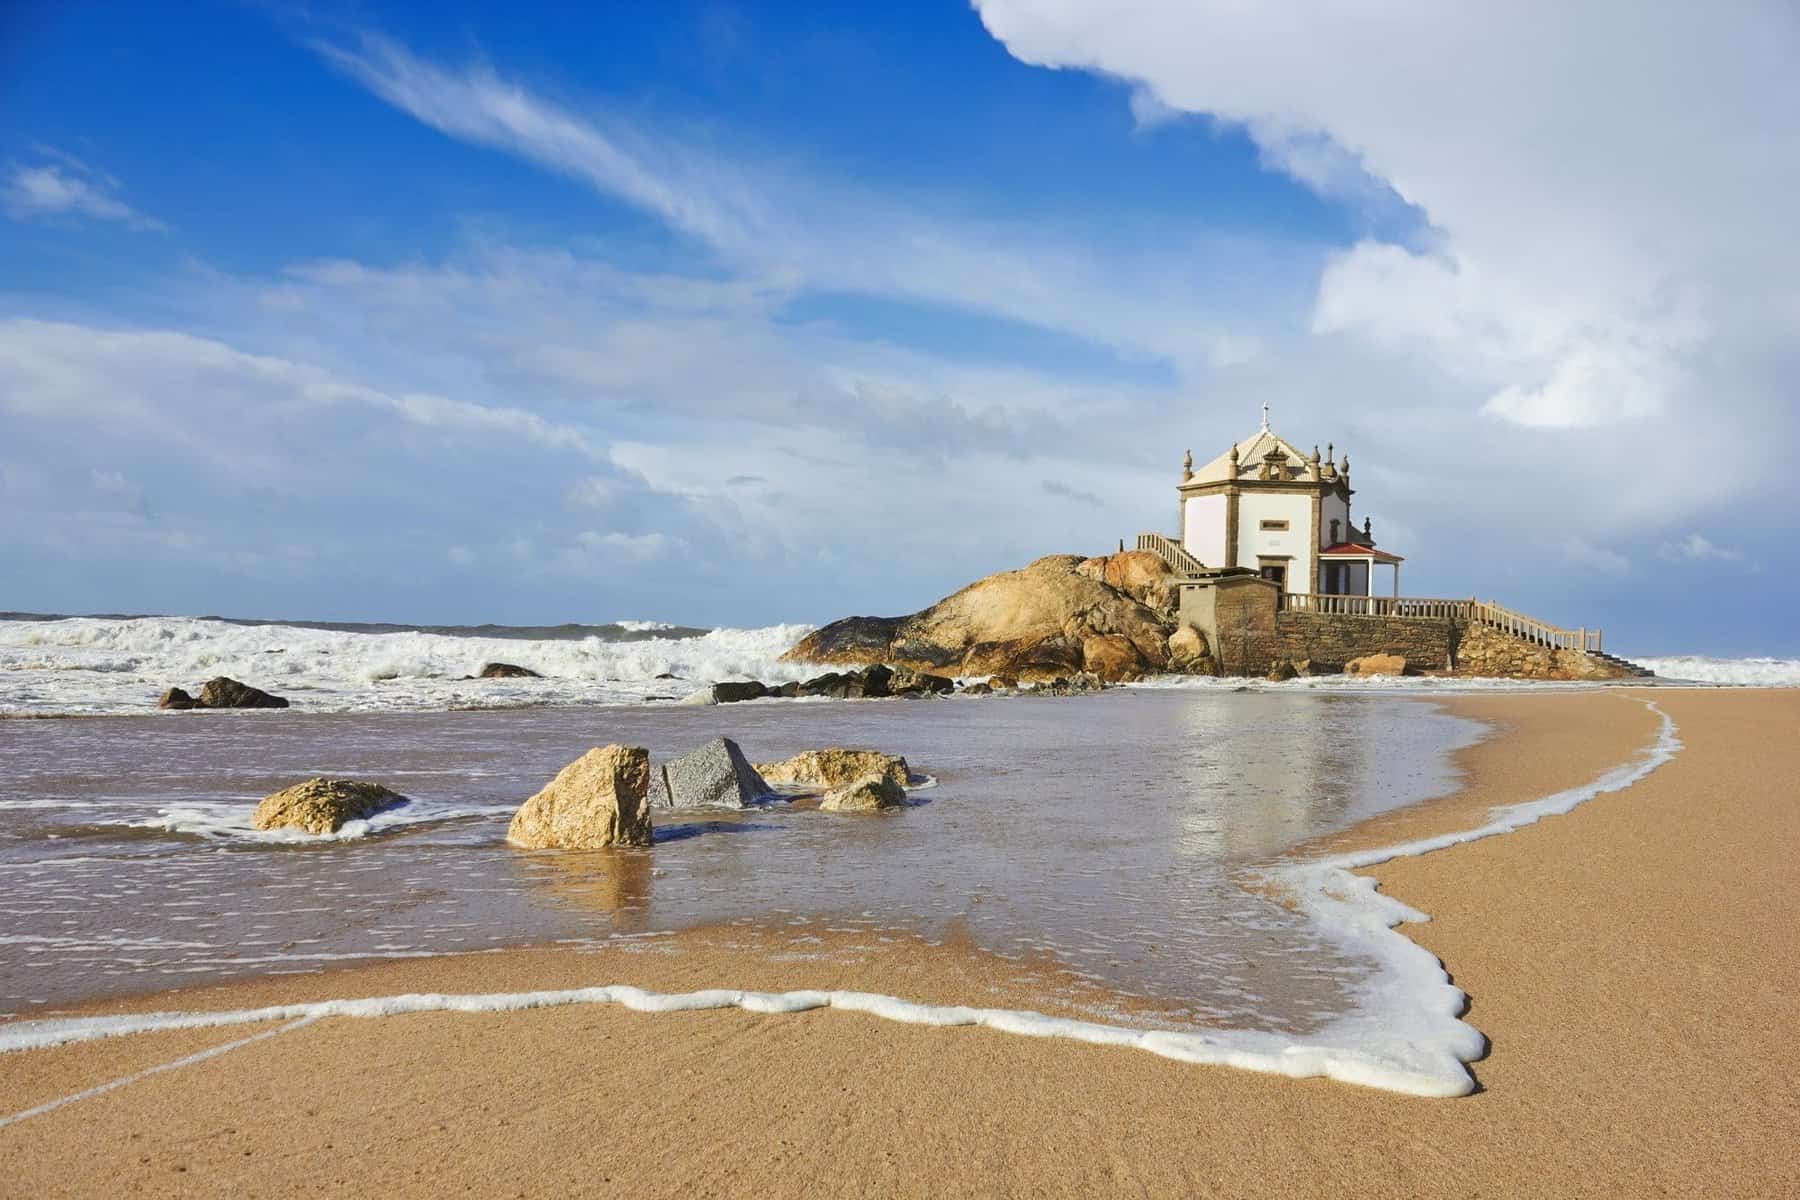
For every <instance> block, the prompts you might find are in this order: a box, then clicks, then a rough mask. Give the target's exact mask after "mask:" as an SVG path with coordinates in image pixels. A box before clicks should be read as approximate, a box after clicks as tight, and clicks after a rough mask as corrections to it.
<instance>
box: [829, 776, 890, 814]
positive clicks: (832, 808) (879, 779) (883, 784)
mask: <svg viewBox="0 0 1800 1200" xmlns="http://www.w3.org/2000/svg"><path fill="white" fill-rule="evenodd" d="M905 803H906V791H905V789H903V788H902V787H901V786H900V785H899V784H897V783H895V782H894V781H893V780H892V779H890V778H888V777H887V776H886V775H867V776H864V777H863V778H861V779H858V780H857V781H856V782H854V783H849V784H845V785H844V786H843V787H839V788H832V789H831V790H830V791H829V792H826V793H825V798H824V799H823V800H821V801H819V807H820V808H822V809H824V810H825V811H826V812H876V811H878V810H880V809H883V808H898V807H899V806H900V805H902V804H905Z"/></svg>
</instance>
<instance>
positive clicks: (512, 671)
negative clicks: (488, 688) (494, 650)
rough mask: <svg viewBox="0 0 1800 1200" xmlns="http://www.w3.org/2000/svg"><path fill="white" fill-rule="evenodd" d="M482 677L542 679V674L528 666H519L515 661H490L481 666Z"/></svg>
mask: <svg viewBox="0 0 1800 1200" xmlns="http://www.w3.org/2000/svg"><path fill="white" fill-rule="evenodd" d="M480 678H482V679H542V678H543V676H542V675H540V674H538V673H537V672H536V671H533V670H532V669H531V668H530V667H521V666H519V665H518V664H517V663H503V662H491V663H488V664H487V665H486V666H484V667H482V668H481V675H480Z"/></svg>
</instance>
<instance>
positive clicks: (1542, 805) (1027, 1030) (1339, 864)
mask: <svg viewBox="0 0 1800 1200" xmlns="http://www.w3.org/2000/svg"><path fill="white" fill-rule="evenodd" d="M1648 707H1649V708H1650V709H1651V710H1652V711H1654V712H1656V713H1657V714H1658V716H1659V717H1660V719H1661V728H1660V730H1659V733H1658V735H1657V739H1656V741H1655V742H1654V744H1652V745H1651V746H1650V747H1648V748H1647V749H1646V750H1644V751H1642V752H1640V753H1639V754H1637V755H1635V756H1634V757H1633V758H1632V759H1631V760H1630V761H1628V762H1625V763H1623V764H1620V765H1619V766H1616V767H1614V768H1612V769H1610V770H1608V771H1606V772H1605V773H1604V774H1602V775H1601V776H1600V777H1599V778H1597V779H1595V780H1593V781H1592V782H1590V783H1588V784H1585V785H1583V786H1581V787H1576V788H1570V789H1568V790H1566V791H1562V792H1558V793H1556V794H1554V795H1550V796H1545V797H1542V798H1540V799H1537V800H1531V801H1526V802H1524V803H1520V804H1514V805H1508V806H1504V807H1500V808H1496V809H1493V810H1492V811H1491V812H1490V813H1489V819H1488V820H1487V821H1486V822H1485V823H1484V824H1482V825H1479V826H1477V827H1475V828H1472V829H1466V830H1462V831H1459V832H1456V833H1449V834H1444V835H1442V836H1439V837H1433V838H1424V839H1419V840H1416V841H1410V842H1404V843H1401V844H1398V845H1394V846H1387V847H1383V848H1380V849H1375V850H1369V851H1360V852H1352V853H1346V854H1339V855H1333V856H1329V857H1326V858H1322V859H1313V860H1293V861H1285V862H1281V863H1278V864H1276V865H1274V866H1272V867H1270V868H1268V869H1267V870H1266V871H1265V872H1263V873H1262V876H1261V878H1262V880H1263V881H1264V882H1266V883H1267V884H1269V885H1271V886H1273V887H1275V888H1277V889H1279V890H1281V891H1282V892H1284V893H1285V894H1287V895H1289V896H1291V897H1292V899H1293V902H1294V903H1295V904H1297V905H1298V906H1299V907H1300V908H1301V910H1302V911H1303V912H1305V913H1306V914H1307V915H1308V916H1309V917H1310V918H1311V920H1312V921H1313V922H1315V923H1316V924H1317V925H1318V927H1319V928H1320V929H1321V930H1323V931H1324V932H1325V933H1326V934H1327V935H1328V936H1329V937H1330V938H1331V939H1332V940H1334V941H1335V942H1337V943H1338V944H1339V945H1341V946H1342V947H1344V948H1345V949H1346V950H1349V951H1351V952H1357V953H1361V954H1364V955H1366V956H1367V957H1368V958H1369V959H1370V960H1371V961H1373V962H1374V963H1375V964H1376V969H1375V971H1374V972H1373V974H1372V975H1371V977H1370V978H1369V979H1368V981H1367V982H1366V983H1365V984H1364V985H1363V986H1362V987H1361V988H1360V990H1359V992H1358V995H1357V998H1356V1004H1355V1006H1354V1007H1353V1009H1352V1010H1351V1011H1350V1012H1348V1013H1347V1014H1345V1015H1343V1016H1341V1017H1338V1018H1336V1019H1334V1020H1332V1021H1330V1022H1329V1023H1327V1024H1326V1025H1325V1026H1324V1027H1323V1028H1321V1029H1319V1030H1318V1031H1316V1032H1315V1033H1312V1034H1309V1035H1306V1036H1301V1037H1295V1036H1291V1035H1286V1034H1278V1033H1271V1032H1263V1031H1256V1030H1240V1029H1229V1030H1216V1031H1205V1032H1192V1031H1171V1030H1159V1029H1138V1028H1132V1027H1130V1026H1128V1025H1122V1024H1107V1023H1103V1022H1096V1021H1087V1020H1076V1019H1069V1018H1063V1017H1054V1016H1049V1015H1046V1014H1044V1013H1039V1012H1032V1011H1027V1010H1016V1009H998V1008H977V1007H964V1006H945V1005H932V1004H925V1003H921V1002H918V1001H914V1000H907V999H904V998H901V997H898V996H890V995H882V994H876V993H869V992H854V991H821V990H801V991H792V992H761V991H743V990H737V989H731V988H714V989H706V990H701V991H694V992H681V993H659V992H652V991H647V990H645V989H643V988H638V987H632V986H627V985H610V986H604V987H588V988H573V989H565V990H557V991H535V992H505V993H489V994H474V995H457V994H441V993H439V994H406V995H396V996H380V997H369V998H361V999H338V1000H326V1001H319V1002H315V1003H308V1004H291V1005H277V1006H272V1007H267V1008H256V1009H237V1010H230V1011H222V1012H155V1013H134V1014H126V1015H118V1016H104V1017H78V1018H62V1019H47V1020H31V1021H19V1022H15V1023H12V1024H9V1025H0V1053H6V1052H13V1051H22V1050H32V1049H43V1048H47V1047H52V1046H58V1045H65V1044H68V1043H72V1042H82V1041H94V1040H98V1039H102V1038H110V1037H121V1036H126V1035H130V1034H136V1033H146V1032H154V1031H158V1030H171V1029H200V1028H211V1027H222V1026H231V1025H247V1024H256V1023H261V1022H269V1021H301V1020H308V1021H310V1020H317V1019H320V1018H324V1017H346V1018H378V1017H386V1016H393V1015H396V1014H403V1013H426V1012H450V1013H491V1012H512V1011H520V1010H525V1009H536V1008H550V1007H558V1006H566V1005H577V1004H617V1005H621V1006H623V1007H626V1008H629V1009H633V1010H635V1011H639V1012H653V1013H666V1012H685V1011H693V1010H699V1009H718V1008H733V1007H735V1008H741V1009H744V1010H746V1011H750V1012H756V1013H766V1014H774V1013H791V1012H800V1011H805V1010H809V1009H820V1008H835V1009H842V1010H846V1011H852V1012H861V1013H866V1014H869V1015H872V1016H878V1017H882V1018H884V1019H887V1020H893V1021H900V1022H905V1023H908V1024H918V1025H933V1026H982V1027H985V1028H989V1029H994V1030H998V1031H1001V1032H1006V1033H1013V1034H1019V1035H1023V1036H1030V1037H1059V1038H1068V1039H1071V1040H1075V1041H1082V1042H1090V1043H1094V1044H1099V1045H1108V1046H1121V1047H1129V1048H1135V1049H1139V1050H1144V1051H1147V1052H1149V1053H1152V1054H1157V1055H1160V1056H1162V1057H1165V1058H1170V1059H1175V1060H1178V1061H1181V1062H1188V1063H1210V1064H1218V1065H1224V1066H1233V1067H1239V1068H1242V1069H1246V1070H1253V1071H1260V1072H1266V1073H1270V1074H1276V1075H1285V1076H1292V1077H1308V1076H1324V1077H1326V1078H1330V1079H1336V1080H1340V1081H1342V1082H1346V1083H1356V1084H1362V1085H1364V1086H1368V1087H1374V1088H1381V1089H1385V1090H1388V1091H1394V1092H1400V1093H1405V1094H1410V1095H1417V1096H1458V1095H1464V1094H1466V1093H1468V1092H1469V1091H1470V1090H1472V1088H1473V1086H1474V1080H1473V1078H1472V1076H1471V1075H1470V1073H1469V1071H1468V1069H1467V1066H1466V1065H1465V1064H1467V1063H1469V1062H1472V1061H1474V1060H1475V1059H1477V1058H1479V1057H1480V1056H1481V1054H1482V1053H1483V1052H1484V1050H1485V1049H1486V1040H1485V1038H1484V1037H1483V1036H1482V1034H1481V1033H1480V1032H1479V1031H1478V1030H1477V1029H1475V1028H1474V1027H1473V1026H1472V1025H1469V1024H1468V1023H1467V1022H1465V1021H1463V1020H1462V1019H1461V1018H1462V1014H1463V1013H1464V1012H1465V1011H1466V1006H1467V997H1466V996H1465V994H1464V993H1463V992H1462V991H1461V989H1459V988H1457V987H1456V986H1455V985H1453V984H1452V983H1451V982H1450V979H1449V976H1448V975H1447V974H1446V973H1445V971H1444V968H1443V966H1442V964H1440V963H1439V962H1438V960H1437V958H1436V957H1435V956H1434V955H1432V954H1431V952H1430V951H1428V950H1426V949H1424V948H1423V947H1421V946H1419V945H1417V944H1416V943H1414V942H1413V941H1411V940H1410V939H1409V938H1406V937H1405V936H1403V935H1402V934H1400V933H1399V932H1397V930H1396V927H1397V926H1399V925H1401V924H1403V923H1406V922H1416V921H1425V920H1429V917H1428V916H1427V915H1426V914H1424V913H1422V912H1419V911H1418V910H1416V909H1414V908H1412V907H1411V906H1409V905H1407V904H1405V903H1403V902H1402V901H1400V900H1397V899H1394V898H1393V897H1389V896H1384V895H1382V894H1381V893H1380V892H1379V891H1378V884H1377V882H1376V881H1375V880H1374V879H1371V878H1368V877H1365V876H1360V875H1357V874H1354V872H1355V871H1358V870H1361V869H1364V868H1368V867H1372V866H1376V865H1379V864H1381V863H1383V862H1387V861H1389V860H1391V859H1395V858H1402V857H1412V856H1416V855H1421V854H1428V853H1430V852H1432V851H1434V850H1440V849H1444V848H1446V847H1449V846H1455V845H1460V844H1463V843H1467V842H1472V841H1477V840H1480V839H1482V838H1488V837H1495V836H1498V835H1500V834H1505V833H1510V832H1512V831H1514V830H1516V829H1520V828H1522V827H1524V826H1526V825H1530V824H1533V823H1535V822H1537V821H1540V820H1542V819H1543V818H1544V817H1547V816H1554V815H1557V814H1561V813H1567V812H1569V811H1570V810H1572V809H1574V808H1575V807H1577V806H1578V805H1580V804H1582V803H1584V802H1586V801H1588V800H1591V799H1593V798H1594V797H1596V796H1600V795H1604V794H1606V793H1609V792H1616V791H1620V790H1622V789H1624V788H1628V787H1630V786H1631V785H1632V784H1634V783H1636V782H1637V781H1639V780H1641V779H1642V778H1644V777H1645V776H1646V775H1648V774H1649V773H1650V772H1652V771H1654V770H1655V769H1656V768H1657V767H1659V766H1661V765H1662V764H1664V763H1666V762H1668V761H1669V760H1670V759H1672V758H1673V757H1674V756H1675V754H1676V753H1677V752H1678V751H1679V750H1680V747H1681V743H1680V741H1679V740H1678V738H1677V737H1676V729H1675V724H1674V722H1673V721H1672V720H1671V719H1670V717H1669V716H1668V714H1667V713H1664V712H1662V710H1661V709H1659V708H1657V707H1656V706H1655V705H1654V704H1650V705H1648Z"/></svg>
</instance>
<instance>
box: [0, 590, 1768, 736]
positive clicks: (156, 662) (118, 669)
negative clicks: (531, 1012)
mask: <svg viewBox="0 0 1800 1200" xmlns="http://www.w3.org/2000/svg"><path fill="white" fill-rule="evenodd" d="M809 632H811V627H810V626H807V625H771V626H767V627H764V628H760V629H712V630H702V629H692V628H684V627H680V626H673V625H667V624H663V623H661V622H656V621H614V622H609V623H606V624H603V625H558V626H532V627H524V628H520V627H507V626H493V625H482V626H402V625H349V624H334V623H329V622H310V623H305V622H303V623H268V622H250V621H233V620H226V619H222V618H217V617H31V616H26V615H21V614H4V613H0V715H58V714H66V715H98V714H131V713H143V712H147V711H150V710H152V709H153V708H154V706H155V703H156V698H157V697H158V696H159V695H160V694H161V693H162V692H163V691H164V690H166V689H168V688H170V687H185V688H187V689H189V690H190V691H193V690H194V689H196V688H197V687H198V686H199V685H200V684H202V683H204V682H205V681H206V680H207V679H209V678H211V677H212V676H215V675H229V676H231V677H233V678H235V679H239V680H242V681H243V682H245V683H248V684H251V685H252V686H255V687H260V688H263V689H265V690H267V691H271V692H274V693H276V694H277V695H281V696H285V697H287V698H288V699H289V700H290V701H292V702H293V704H294V705H295V706H296V707H298V708H303V709H305V710H306V711H309V712H432V711H443V710H446V709H457V708H476V707H494V706H519V707H526V706H534V705H557V704H616V703H629V702H649V703H668V702H673V701H675V700H678V699H680V698H681V697H683V696H685V695H688V694H689V693H691V692H694V691H697V690H699V689H701V688H703V687H705V686H706V685H708V684H710V683H714V682H717V681H719V680H725V679H761V680H763V681H764V682H767V683H782V682H785V681H787V680H792V679H803V678H805V677H807V676H808V675H813V674H817V673H818V672H819V671H820V670H822V668H819V667H809V666H805V665H802V664H795V663H784V662H781V661H780V655H781V654H782V652H783V651H785V650H786V649H787V648H788V647H790V646H792V645H793V644H794V643H795V642H797V641H799V640H800V638H802V637H803V636H805V635H806V634H807V633H809ZM1640 661H1642V662H1643V664H1644V665H1645V666H1648V667H1650V668H1651V669H1652V670H1654V671H1656V672H1657V674H1658V675H1659V676H1660V677H1661V678H1662V679H1663V680H1665V681H1681V680H1686V681H1692V682H1700V683H1714V684H1749V685H1760V686H1778V687H1794V686H1800V660H1795V659H1776V658H1739V659H1719V658H1705V657H1699V656H1692V655H1688V656H1674V657H1666V658H1645V659H1641V660H1640ZM490 662H510V663H516V664H518V665H520V666H524V667H529V668H530V669H532V670H534V671H537V672H539V673H540V674H542V675H543V676H545V678H542V679H471V678H469V676H473V675H476V674H478V673H479V672H480V670H481V668H482V666H483V665H484V664H486V663H490ZM1146 686H1151V687H1182V688H1226V689H1232V688H1237V687H1241V686H1250V687H1253V688H1256V689H1258V690H1262V689H1264V688H1270V687H1273V688H1279V689H1285V690H1329V689H1335V690H1342V691H1358V692H1367V691H1407V692H1414V691H1416V692H1435V691H1444V690H1453V691H1463V690H1469V689H1479V688H1484V687H1507V688H1512V687H1519V686H1522V685H1520V684H1518V683H1516V682H1512V681H1504V680H1495V681H1481V680H1467V679H1445V680H1439V679H1431V678H1423V677H1409V678H1405V679H1354V678H1348V677H1342V676H1338V677H1327V678H1320V679H1303V680H1295V681H1292V682H1290V683H1285V684H1266V683H1264V682H1262V681H1251V682H1249V683H1248V684H1246V681H1243V680H1208V679H1174V678H1171V679H1165V680H1159V681H1155V682H1153V683H1150V684H1148V685H1146ZM165 716H175V717H178V716H179V714H165Z"/></svg>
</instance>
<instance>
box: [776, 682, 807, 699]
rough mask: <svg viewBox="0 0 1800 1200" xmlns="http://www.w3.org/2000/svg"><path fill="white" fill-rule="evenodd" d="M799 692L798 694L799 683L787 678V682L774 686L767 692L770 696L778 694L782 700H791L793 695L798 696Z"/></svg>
mask: <svg viewBox="0 0 1800 1200" xmlns="http://www.w3.org/2000/svg"><path fill="white" fill-rule="evenodd" d="M799 694H800V685H799V684H798V683H797V682H795V681H793V680H789V681H788V682H786V683H784V684H782V685H781V686H780V687H778V688H775V689H774V690H772V691H771V692H770V693H769V695H771V696H780V697H781V698H782V699H783V700H792V699H793V698H794V697H796V696H798V695H799Z"/></svg>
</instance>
